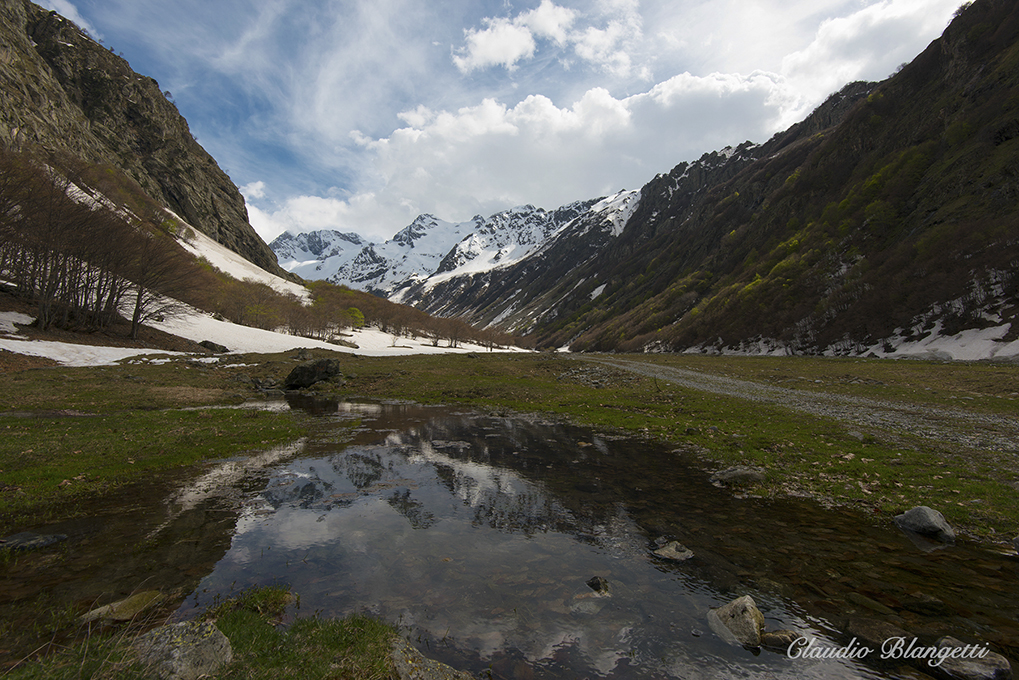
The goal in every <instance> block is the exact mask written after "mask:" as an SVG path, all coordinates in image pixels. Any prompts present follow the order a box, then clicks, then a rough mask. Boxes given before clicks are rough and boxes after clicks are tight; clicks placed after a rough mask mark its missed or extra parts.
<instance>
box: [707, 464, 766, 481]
mask: <svg viewBox="0 0 1019 680" xmlns="http://www.w3.org/2000/svg"><path fill="white" fill-rule="evenodd" d="M763 481H764V470H762V469H760V468H756V467H751V466H749V465H737V466H735V467H731V468H729V469H727V470H720V471H718V472H716V473H715V474H713V475H711V483H712V484H714V485H715V486H748V485H751V484H760V483H761V482H763Z"/></svg>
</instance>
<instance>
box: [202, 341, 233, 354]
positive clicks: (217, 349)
mask: <svg viewBox="0 0 1019 680" xmlns="http://www.w3.org/2000/svg"><path fill="white" fill-rule="evenodd" d="M198 344H199V346H201V347H204V348H205V349H207V350H209V351H210V352H213V353H214V354H226V353H227V352H229V351H230V350H228V349H227V348H226V347H224V346H223V345H220V344H219V343H216V342H213V341H212V340H202V341H201V342H200V343H198Z"/></svg>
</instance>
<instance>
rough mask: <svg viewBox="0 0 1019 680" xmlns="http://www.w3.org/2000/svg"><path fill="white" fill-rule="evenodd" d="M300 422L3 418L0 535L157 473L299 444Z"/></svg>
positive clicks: (219, 413)
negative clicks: (276, 445)
mask: <svg viewBox="0 0 1019 680" xmlns="http://www.w3.org/2000/svg"><path fill="white" fill-rule="evenodd" d="M304 432H305V427H304V425H303V424H302V421H301V419H300V418H299V417H295V416H294V415H293V414H290V413H267V412H263V411H258V410H237V409H210V410H191V411H189V410H180V409H174V410H167V411H147V410H145V411H123V412H118V413H112V414H107V415H93V416H65V417H55V416H36V417H22V416H11V415H0V433H2V443H0V471H2V475H3V477H2V479H3V482H2V487H3V493H2V494H0V534H2V533H3V532H5V531H7V530H8V529H10V528H13V527H14V526H17V525H22V526H24V525H30V524H33V523H37V522H40V521H45V520H46V519H48V518H51V517H54V516H64V517H68V516H73V515H74V514H76V510H75V508H76V507H78V506H81V505H82V504H83V503H86V502H87V501H89V500H93V499H96V498H99V497H101V496H103V495H105V494H108V493H109V492H111V491H113V490H115V489H118V488H120V487H122V486H123V485H125V484H129V483H131V482H133V481H136V480H138V479H140V478H144V477H151V476H152V475H153V474H154V473H158V472H162V471H167V470H173V469H179V468H186V467H191V466H194V465H197V464H199V463H202V462H204V461H206V460H210V459H217V458H224V457H229V456H235V455H240V454H243V453H247V452H252V451H256V450H259V449H265V448H268V447H270V446H273V445H275V444H279V443H282V442H289V441H293V440H295V439H298V438H299V437H300V436H301V435H302V434H303V433H304Z"/></svg>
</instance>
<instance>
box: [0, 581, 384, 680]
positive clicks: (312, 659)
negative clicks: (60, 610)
mask: <svg viewBox="0 0 1019 680" xmlns="http://www.w3.org/2000/svg"><path fill="white" fill-rule="evenodd" d="M294 599H295V598H294V596H293V595H292V593H291V592H290V588H289V587H288V586H279V585H277V586H268V587H263V588H253V589H250V590H247V591H244V592H243V593H241V594H240V595H239V596H238V597H236V598H234V599H231V600H227V601H226V602H223V603H221V604H218V605H217V606H216V607H214V608H213V609H212V610H209V611H207V612H206V613H205V615H204V616H203V618H205V619H206V620H212V621H214V622H215V624H216V626H217V627H218V628H219V629H220V630H221V631H222V632H223V634H224V635H226V637H227V639H229V640H230V646H231V648H232V650H233V661H232V662H231V663H230V664H229V665H227V666H225V667H224V668H223V669H222V670H221V671H220V672H218V673H217V674H216V677H217V678H223V679H228V678H245V679H259V678H265V679H266V680H269V679H273V680H275V679H277V678H293V679H295V680H298V679H299V680H303V679H304V678H349V679H350V680H388V679H389V678H391V677H394V676H393V665H392V661H391V659H390V651H391V649H392V643H393V639H394V637H395V636H396V631H395V630H394V629H393V628H392V627H390V626H388V625H386V624H384V623H382V622H380V621H378V620H376V619H372V618H369V617H367V616H361V615H352V616H349V617H346V618H344V619H338V620H333V619H320V618H317V617H313V618H298V619H296V620H295V621H294V622H293V623H292V624H290V625H289V626H287V627H285V628H284V627H280V626H279V625H278V621H279V619H280V617H281V616H282V615H283V612H284V610H285V609H286V607H287V605H288V604H289V603H290V602H292V601H294ZM139 632H140V630H138V629H135V628H131V627H125V628H121V629H119V630H117V631H112V632H105V633H103V632H94V631H86V632H85V634H84V635H83V636H82V638H81V639H79V640H77V641H75V642H73V643H72V644H69V645H67V646H65V647H63V648H61V649H59V650H58V651H56V652H55V653H53V654H50V655H48V656H46V657H44V658H42V659H38V660H33V661H29V662H27V663H24V664H22V665H20V666H18V667H16V668H15V669H13V670H11V671H9V672H8V673H7V674H6V675H5V677H10V678H16V679H18V680H29V679H33V680H34V679H38V680H65V679H66V680H71V679H75V680H77V679H78V678H94V679H96V680H99V679H104V678H110V679H113V678H115V679H117V680H120V679H122V678H124V679H132V680H133V679H135V678H138V679H142V678H150V677H152V676H151V673H150V672H149V671H148V670H147V669H146V668H144V667H143V666H142V665H141V664H140V663H138V661H137V659H136V658H135V654H134V652H133V649H132V647H131V643H132V641H133V640H134V638H135V636H136V635H137V634H138V633H139Z"/></svg>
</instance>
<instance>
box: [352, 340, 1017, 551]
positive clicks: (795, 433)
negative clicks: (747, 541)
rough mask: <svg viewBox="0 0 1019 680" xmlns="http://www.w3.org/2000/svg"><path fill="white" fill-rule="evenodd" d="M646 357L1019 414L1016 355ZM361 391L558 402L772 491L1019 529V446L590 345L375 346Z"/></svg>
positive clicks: (504, 403) (515, 404) (488, 401)
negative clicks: (930, 429)
mask: <svg viewBox="0 0 1019 680" xmlns="http://www.w3.org/2000/svg"><path fill="white" fill-rule="evenodd" d="M630 358H639V359H640V360H642V361H648V362H659V363H663V364H667V365H670V366H677V367H682V368H690V369H694V370H699V371H703V372H707V373H712V374H717V375H728V376H732V377H738V378H742V379H749V380H756V381H758V382H762V383H766V384H774V383H783V384H784V386H787V387H793V388H795V389H801V390H806V391H820V390H824V391H829V392H837V393H840V394H849V395H855V396H860V397H869V398H879V399H883V400H885V401H891V402H900V403H908V404H920V405H930V406H950V407H953V408H959V409H965V410H968V411H973V412H978V413H981V412H984V413H990V414H1005V415H1009V414H1015V413H1016V411H1017V409H1016V405H1015V401H1014V399H1015V396H1016V393H1017V391H1019V370H1017V367H1016V366H1014V365H1009V364H963V363H954V364H942V363H939V362H922V361H891V360H883V361H878V360H864V359H833V358H804V357H795V358H773V357H700V356H675V355H665V356H641V357H630ZM343 389H344V390H345V391H347V392H355V393H360V394H363V395H366V396H374V397H383V396H385V397H397V398H402V399H411V400H415V401H420V402H425V403H460V404H470V405H473V406H476V407H479V408H484V409H490V410H496V411H500V410H501V411H507V412H513V411H515V412H535V411H537V412H544V413H547V414H551V415H554V416H557V417H561V418H564V419H568V420H570V421H572V422H575V423H577V424H583V425H588V426H591V427H594V428H607V429H615V430H623V431H627V432H631V433H636V434H640V435H643V436H647V437H651V438H654V439H657V440H661V441H665V442H671V443H672V444H674V445H676V446H677V447H681V448H684V449H686V450H689V451H694V452H696V454H697V456H698V457H699V458H700V459H701V460H702V461H703V462H704V464H705V466H707V467H712V468H713V467H724V466H728V465H735V464H750V465H759V466H762V467H764V468H766V469H767V480H766V482H765V484H763V485H762V486H761V487H759V488H757V489H755V490H754V493H757V494H760V495H765V496H781V495H788V494H800V495H802V494H808V495H810V496H813V497H814V498H816V499H818V500H819V501H821V502H823V503H826V504H842V505H854V506H858V507H861V508H863V509H865V510H867V511H868V512H871V513H878V514H883V515H889V514H898V513H901V512H903V511H905V510H908V509H909V508H911V507H913V506H915V505H929V506H931V507H934V508H936V509H938V510H940V511H941V512H942V513H943V514H944V515H945V517H946V518H947V519H948V520H949V521H950V522H951V523H953V525H955V526H956V528H958V529H961V530H963V531H965V532H967V533H969V534H970V535H972V536H975V537H978V538H981V539H987V540H992V541H1002V540H1008V539H1010V538H1011V537H1012V536H1014V535H1016V533H1017V532H1019V507H1017V506H1016V505H1015V504H1014V503H1013V502H1012V500H1011V499H1012V498H1014V495H1015V487H1014V486H1013V484H1014V483H1016V481H1019V462H1017V460H1016V455H1015V453H1014V452H998V451H989V450H984V449H978V448H971V447H965V446H960V445H958V444H954V443H950V442H940V441H932V440H929V439H924V438H920V437H917V436H914V435H911V434H910V433H908V432H903V431H894V430H880V429H874V428H870V429H868V428H862V427H860V426H858V425H848V424H845V423H841V422H838V421H835V420H831V419H826V418H820V417H814V416H810V415H806V414H803V413H800V412H797V411H793V410H791V409H787V408H783V407H781V406H778V405H767V404H760V403H751V402H748V401H745V400H742V399H738V398H732V397H724V396H719V395H714V394H709V393H706V392H699V391H696V390H689V389H683V388H680V387H678V386H675V385H671V384H669V383H666V382H664V381H656V380H653V379H650V378H643V377H639V376H635V375H632V374H629V373H623V372H621V371H616V370H614V369H608V368H605V367H602V366H596V365H593V364H590V363H587V362H585V361H584V357H583V356H580V357H574V358H567V357H560V356H556V355H507V354H483V355H478V357H477V358H468V357H465V356H442V357H428V356H417V357H396V358H385V359H378V360H373V362H372V363H371V364H369V365H366V366H365V368H364V370H362V371H361V372H360V373H358V374H357V375H355V376H353V377H348V381H347V384H346V385H345V387H344V388H343Z"/></svg>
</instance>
